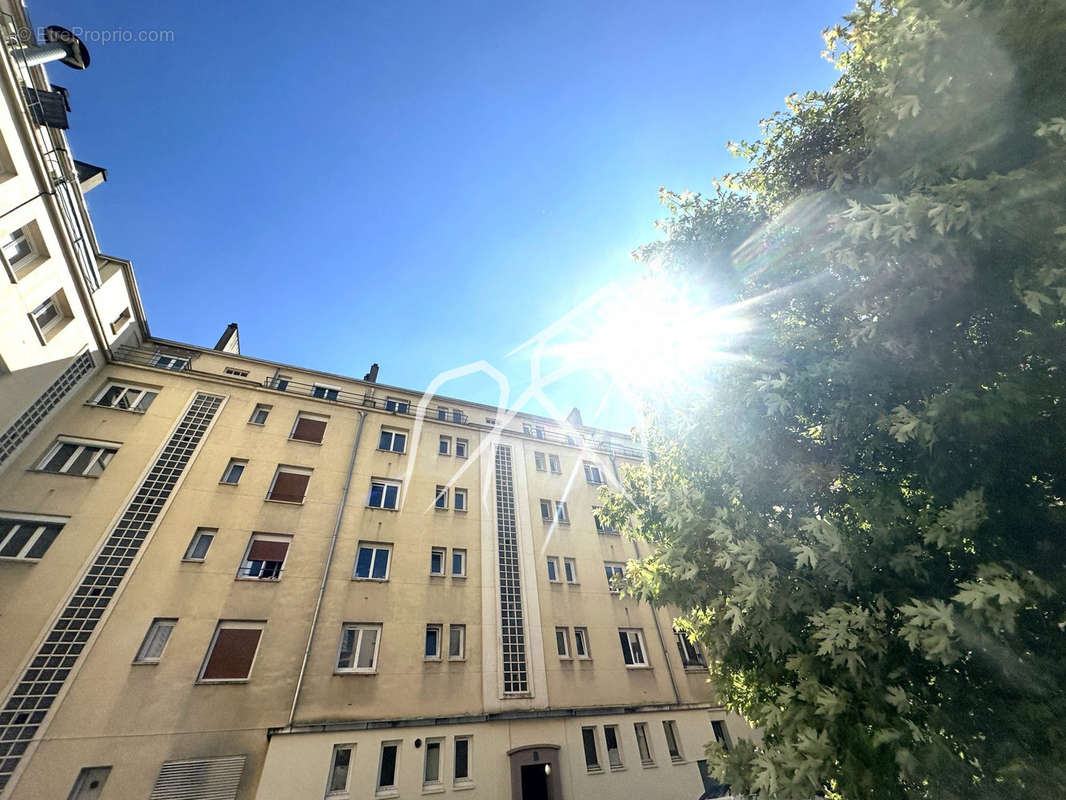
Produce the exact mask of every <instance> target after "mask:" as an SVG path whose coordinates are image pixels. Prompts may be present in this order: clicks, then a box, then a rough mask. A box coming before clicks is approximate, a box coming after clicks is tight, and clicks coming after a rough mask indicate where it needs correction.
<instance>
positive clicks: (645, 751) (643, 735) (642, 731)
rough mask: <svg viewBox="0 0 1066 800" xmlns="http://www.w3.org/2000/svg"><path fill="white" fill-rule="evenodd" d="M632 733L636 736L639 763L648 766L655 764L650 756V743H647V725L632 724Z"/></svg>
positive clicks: (644, 723) (640, 723) (641, 723)
mask: <svg viewBox="0 0 1066 800" xmlns="http://www.w3.org/2000/svg"><path fill="white" fill-rule="evenodd" d="M633 733H635V734H636V736H637V752H638V753H639V754H640V763H641V764H643V765H644V766H650V765H652V764H654V763H655V758H654V757H653V756H652V754H651V743H650V742H649V741H648V723H646V722H634V723H633Z"/></svg>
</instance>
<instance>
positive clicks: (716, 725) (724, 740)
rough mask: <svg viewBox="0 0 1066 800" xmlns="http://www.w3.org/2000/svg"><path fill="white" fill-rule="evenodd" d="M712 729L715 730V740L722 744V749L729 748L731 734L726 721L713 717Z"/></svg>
mask: <svg viewBox="0 0 1066 800" xmlns="http://www.w3.org/2000/svg"><path fill="white" fill-rule="evenodd" d="M711 730H712V731H714V740H715V741H716V742H718V744H720V745H722V749H723V750H729V734H728V733H727V732H726V729H725V723H724V722H723V721H722V720H720V719H712V720H711Z"/></svg>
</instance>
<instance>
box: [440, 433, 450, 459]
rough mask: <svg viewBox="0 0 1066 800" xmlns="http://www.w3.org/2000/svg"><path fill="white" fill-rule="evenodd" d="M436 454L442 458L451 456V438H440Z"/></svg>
mask: <svg viewBox="0 0 1066 800" xmlns="http://www.w3.org/2000/svg"><path fill="white" fill-rule="evenodd" d="M437 452H438V453H440V454H441V455H442V456H450V455H451V454H452V437H451V436H442V437H440V442H439V444H438V445H437Z"/></svg>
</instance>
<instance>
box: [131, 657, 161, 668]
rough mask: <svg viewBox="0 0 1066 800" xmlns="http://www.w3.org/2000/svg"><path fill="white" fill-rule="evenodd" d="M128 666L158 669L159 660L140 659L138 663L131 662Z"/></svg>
mask: <svg viewBox="0 0 1066 800" xmlns="http://www.w3.org/2000/svg"><path fill="white" fill-rule="evenodd" d="M130 665H131V666H134V667H158V666H159V659H158V658H156V659H152V660H148V659H147V658H145V659H142V660H140V661H131V662H130Z"/></svg>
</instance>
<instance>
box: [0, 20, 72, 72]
mask: <svg viewBox="0 0 1066 800" xmlns="http://www.w3.org/2000/svg"><path fill="white" fill-rule="evenodd" d="M44 40H45V42H46V44H41V45H30V46H29V47H24V48H22V49H21V50H16V51H15V53H14V55H15V56H16V57H18V58H21V59H23V61H24V62H25V64H26V66H27V67H36V66H37V65H38V64H47V63H48V62H50V61H60V62H62V63H64V64H66V65H67V66H68V67H71V68H72V69H86V68H87V67H88V66H89V48H87V47H86V46H85V43H84V42H83V41H82V40H81V39H79V38H78V37H77V36H75V35H74V34H73V33H71V32H70V31H68V30H67V29H66V28H60V27H59V26H58V25H49V26H48V27H47V28H45V29H44Z"/></svg>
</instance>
